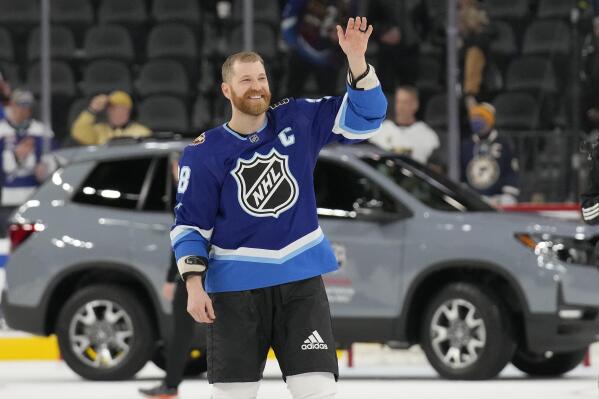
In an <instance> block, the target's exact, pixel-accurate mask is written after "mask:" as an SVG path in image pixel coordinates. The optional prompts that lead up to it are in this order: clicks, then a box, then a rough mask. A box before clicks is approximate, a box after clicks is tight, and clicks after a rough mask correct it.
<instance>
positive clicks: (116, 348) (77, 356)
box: [56, 285, 154, 381]
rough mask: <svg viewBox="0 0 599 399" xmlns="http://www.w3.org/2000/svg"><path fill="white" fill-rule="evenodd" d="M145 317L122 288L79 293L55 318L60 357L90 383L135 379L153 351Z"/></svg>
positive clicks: (101, 287)
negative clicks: (94, 381)
mask: <svg viewBox="0 0 599 399" xmlns="http://www.w3.org/2000/svg"><path fill="white" fill-rule="evenodd" d="M147 312H148V310H147V309H145V308H144V307H142V306H141V304H140V302H139V300H138V299H137V298H135V296H133V294H132V293H131V292H130V291H127V290H126V289H124V288H122V287H120V286H115V285H92V286H88V287H85V288H82V289H81V290H79V291H77V292H76V293H75V294H73V295H72V296H71V297H70V298H69V299H68V300H67V302H66V303H65V304H64V306H63V307H62V309H61V310H60V313H59V315H58V319H57V324H56V335H57V336H58V345H59V347H60V352H61V355H62V357H63V358H64V360H65V361H66V363H67V364H68V365H69V367H70V368H71V369H72V370H73V371H75V372H76V373H77V374H79V375H80V376H82V377H83V378H87V379H89V380H96V381H109V380H125V379H129V378H131V377H133V376H134V375H135V374H136V373H137V372H138V371H139V370H140V369H141V368H142V367H143V366H144V365H145V364H146V363H147V362H148V360H149V358H150V356H151V354H152V352H153V350H152V349H153V345H154V337H153V332H152V331H153V328H152V324H151V323H150V320H149V318H148V314H147ZM76 347H79V349H80V350H79V351H76V350H75V348H76ZM77 352H78V353H77ZM110 363H113V364H112V365H111V364H110Z"/></svg>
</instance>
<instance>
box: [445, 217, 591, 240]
mask: <svg viewBox="0 0 599 399" xmlns="http://www.w3.org/2000/svg"><path fill="white" fill-rule="evenodd" d="M456 217H458V219H459V220H460V222H461V223H464V224H471V225H474V226H485V227H486V228H491V227H492V228H495V229H502V230H505V231H506V233H547V234H553V235H559V236H568V237H574V236H577V238H580V239H584V238H590V237H592V236H595V235H599V226H590V225H586V224H584V223H582V222H580V221H576V220H564V219H558V218H555V217H548V216H541V215H535V214H529V213H511V212H469V213H461V214H459V215H456ZM583 236H584V237H583Z"/></svg>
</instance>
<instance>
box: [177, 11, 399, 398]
mask: <svg viewBox="0 0 599 399" xmlns="http://www.w3.org/2000/svg"><path fill="white" fill-rule="evenodd" d="M336 29H337V36H338V40H339V45H340V46H341V49H342V50H343V51H344V53H345V54H346V56H347V61H348V64H349V72H348V84H347V93H346V94H345V95H344V96H342V97H325V98H322V99H318V100H300V99H293V98H288V99H284V100H282V101H280V102H279V103H277V104H274V105H272V106H270V108H269V102H270V97H271V96H270V90H269V85H268V79H267V76H266V73H265V69H264V62H263V60H262V58H261V57H260V56H259V55H258V54H256V53H253V52H244V53H238V54H234V55H232V56H230V57H229V58H228V59H227V60H226V61H225V63H224V64H223V67H222V75H223V76H222V77H223V83H222V86H221V88H222V92H223V94H224V96H225V97H226V98H227V99H228V100H229V101H230V102H231V105H232V117H231V120H230V121H229V122H228V123H225V124H224V125H222V126H219V127H217V128H214V129H211V130H208V131H207V132H205V133H203V134H201V135H200V136H199V137H198V138H197V139H196V140H194V142H193V143H192V144H191V145H190V146H188V147H187V148H186V149H185V151H184V153H183V156H182V158H181V161H180V164H179V166H180V173H179V186H178V188H177V191H178V194H177V202H178V203H177V205H176V206H175V217H176V219H175V225H174V226H173V229H172V231H171V241H172V245H173V248H174V250H175V256H176V258H177V265H178V268H179V272H180V273H181V275H182V277H183V279H184V280H185V281H186V286H187V290H188V297H189V299H188V305H187V309H188V311H189V313H190V314H191V315H192V316H193V318H194V319H195V320H196V321H197V322H200V323H208V342H207V346H208V348H207V354H208V380H209V382H210V383H211V384H213V399H229V398H231V399H250V398H255V397H256V395H257V391H258V387H259V381H260V380H261V379H262V372H263V370H264V365H265V362H266V356H267V353H268V350H269V347H272V348H273V349H274V351H275V354H276V356H277V359H278V361H279V365H280V367H281V371H282V373H283V378H284V379H285V380H286V382H287V387H288V389H289V390H290V392H291V395H292V397H293V398H295V399H299V398H312V399H329V398H334V397H335V394H336V384H335V381H336V379H337V377H338V365H337V356H336V353H335V340H334V338H333V332H332V327H331V318H330V311H329V304H328V300H327V296H326V292H325V288H324V284H323V281H322V278H321V275H322V274H324V273H327V272H331V271H333V270H335V269H337V261H336V259H335V256H334V254H333V251H332V249H331V246H330V244H329V242H328V241H327V239H326V238H325V237H324V235H323V232H322V230H321V229H320V227H319V225H318V218H317V214H316V200H315V194H314V188H313V187H314V184H313V170H314V167H315V164H316V160H317V157H318V153H319V151H320V149H321V148H322V147H323V146H324V145H326V144H327V143H331V142H343V143H352V142H357V141H361V140H365V139H368V138H370V137H371V136H372V135H374V134H375V133H376V132H377V130H378V129H379V127H380V125H381V123H382V121H383V119H384V118H385V114H386V108H387V102H386V99H385V96H384V94H383V92H382V90H381V87H380V84H379V82H378V79H377V77H376V74H375V71H374V68H373V67H372V66H370V65H368V64H367V63H366V59H365V52H366V48H367V45H368V39H369V37H370V35H371V34H372V30H373V28H372V26H368V24H367V21H366V18H361V17H356V18H355V20H354V18H350V19H349V20H348V23H347V27H346V29H345V30H344V29H343V28H342V27H341V26H337V28H336ZM204 273H205V274H206V275H205V290H204V286H203V281H202V275H203V274H204Z"/></svg>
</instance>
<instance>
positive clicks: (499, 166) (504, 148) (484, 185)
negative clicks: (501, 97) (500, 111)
mask: <svg viewBox="0 0 599 399" xmlns="http://www.w3.org/2000/svg"><path fill="white" fill-rule="evenodd" d="M468 114H469V121H470V128H471V130H472V132H474V134H473V135H472V137H471V138H470V139H466V140H465V141H464V142H463V143H462V152H461V158H462V162H461V163H462V181H464V182H466V183H467V184H468V185H469V186H470V187H472V188H473V189H474V190H476V191H477V192H478V193H480V194H482V195H484V196H486V197H487V199H488V200H490V202H491V203H493V204H494V205H511V204H514V203H516V202H517V197H518V195H519V194H520V191H519V190H518V188H517V182H518V174H517V171H518V163H517V160H516V159H514V158H513V156H512V148H511V145H510V143H509V142H508V141H507V140H505V139H503V138H502V137H500V136H499V133H498V132H497V130H496V129H495V128H494V126H495V108H494V107H493V106H492V105H491V104H488V103H480V104H472V105H471V107H470V109H469V110H468Z"/></svg>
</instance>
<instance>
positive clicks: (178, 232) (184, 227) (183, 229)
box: [170, 224, 214, 242]
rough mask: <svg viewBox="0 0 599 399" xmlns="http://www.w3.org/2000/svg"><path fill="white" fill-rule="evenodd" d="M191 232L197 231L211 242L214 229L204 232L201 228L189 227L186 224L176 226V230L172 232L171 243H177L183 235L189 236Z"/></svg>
mask: <svg viewBox="0 0 599 399" xmlns="http://www.w3.org/2000/svg"><path fill="white" fill-rule="evenodd" d="M190 230H195V231H197V232H198V233H200V234H201V235H202V237H204V238H205V239H206V240H207V241H210V237H212V230H214V229H210V230H202V229H200V228H199V227H195V226H187V225H184V224H181V225H178V226H175V228H174V229H172V230H171V234H170V236H171V242H175V241H177V238H178V237H179V236H180V235H181V234H187V233H188V232H189V231H190Z"/></svg>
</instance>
